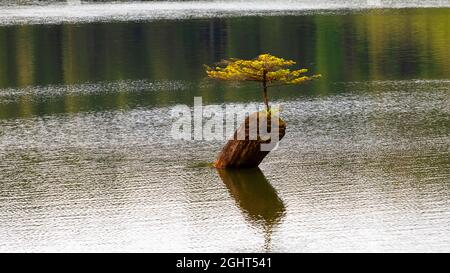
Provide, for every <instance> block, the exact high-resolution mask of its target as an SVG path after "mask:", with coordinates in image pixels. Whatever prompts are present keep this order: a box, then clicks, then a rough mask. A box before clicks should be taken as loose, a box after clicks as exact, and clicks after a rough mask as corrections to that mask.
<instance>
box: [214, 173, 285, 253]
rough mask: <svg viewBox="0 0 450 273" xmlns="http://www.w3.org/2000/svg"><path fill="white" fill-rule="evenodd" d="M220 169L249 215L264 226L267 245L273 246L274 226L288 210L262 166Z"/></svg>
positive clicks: (230, 188)
mask: <svg viewBox="0 0 450 273" xmlns="http://www.w3.org/2000/svg"><path fill="white" fill-rule="evenodd" d="M217 172H218V173H219V176H220V178H221V179H222V181H223V182H224V183H225V185H226V186H227V188H228V191H229V192H230V194H231V196H232V197H233V198H234V200H235V201H236V203H237V204H238V206H239V208H240V209H241V211H242V213H243V214H244V215H245V216H246V219H247V220H248V221H249V222H250V223H251V224H252V225H254V226H259V227H261V228H262V229H263V230H264V237H265V238H264V239H265V244H264V248H265V250H267V251H268V250H270V246H271V237H272V231H273V228H274V227H275V226H276V225H277V224H278V223H280V221H281V219H282V218H283V216H284V214H285V210H286V209H285V206H284V204H283V201H282V200H281V199H280V197H278V194H277V192H276V190H275V189H274V188H273V187H272V185H270V183H269V181H267V179H266V177H265V176H264V174H263V173H262V171H261V170H260V169H259V168H252V169H242V170H225V169H218V170H217Z"/></svg>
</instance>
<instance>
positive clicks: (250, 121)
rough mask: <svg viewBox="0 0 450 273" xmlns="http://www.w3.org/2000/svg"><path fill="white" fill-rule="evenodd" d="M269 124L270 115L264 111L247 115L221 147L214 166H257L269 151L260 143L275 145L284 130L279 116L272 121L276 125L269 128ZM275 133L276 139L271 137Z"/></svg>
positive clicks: (220, 167) (284, 126)
mask: <svg viewBox="0 0 450 273" xmlns="http://www.w3.org/2000/svg"><path fill="white" fill-rule="evenodd" d="M277 118H278V117H277ZM255 121H256V122H255ZM271 124H272V122H271V117H270V115H269V116H268V117H267V114H266V113H265V112H256V113H252V114H251V115H249V116H248V117H247V118H246V119H245V121H244V122H243V123H242V124H241V126H239V128H238V129H237V130H236V132H235V133H234V135H233V138H232V139H230V140H228V142H227V144H226V145H225V146H224V147H223V149H222V151H221V152H220V153H219V155H218V157H217V160H216V161H215V162H214V167H216V168H219V169H224V168H254V167H257V166H258V165H259V164H260V163H261V161H262V160H263V159H264V158H265V157H266V155H267V154H268V153H269V152H270V150H268V149H267V146H261V145H262V144H266V145H267V144H271V146H272V145H273V146H276V145H275V144H276V142H278V141H280V140H281V139H282V138H283V137H284V134H285V132H286V124H285V122H284V121H283V120H281V119H280V118H278V122H275V123H274V124H275V125H278V126H275V127H274V128H271V127H272V125H271ZM266 126H267V127H266ZM277 135H278V140H276V139H272V136H277ZM262 148H263V149H262Z"/></svg>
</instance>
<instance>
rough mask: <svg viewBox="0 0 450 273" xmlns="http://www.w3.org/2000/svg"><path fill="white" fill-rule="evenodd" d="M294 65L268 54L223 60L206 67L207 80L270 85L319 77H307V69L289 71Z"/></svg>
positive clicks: (294, 82)
mask: <svg viewBox="0 0 450 273" xmlns="http://www.w3.org/2000/svg"><path fill="white" fill-rule="evenodd" d="M294 64H295V62H294V61H292V60H285V59H283V58H278V57H275V56H272V55H270V54H261V55H259V56H258V57H257V58H255V59H253V60H241V59H229V60H223V61H222V62H221V63H219V64H218V65H217V66H215V67H209V66H206V73H207V75H208V77H209V78H212V79H217V80H226V81H255V82H262V83H265V85H267V87H270V86H271V85H274V84H277V85H284V84H301V83H304V82H307V81H311V80H313V79H316V78H319V77H321V75H320V74H317V75H312V76H307V75H305V73H306V72H308V69H305V68H302V69H298V70H290V69H289V68H288V67H290V66H293V65H294Z"/></svg>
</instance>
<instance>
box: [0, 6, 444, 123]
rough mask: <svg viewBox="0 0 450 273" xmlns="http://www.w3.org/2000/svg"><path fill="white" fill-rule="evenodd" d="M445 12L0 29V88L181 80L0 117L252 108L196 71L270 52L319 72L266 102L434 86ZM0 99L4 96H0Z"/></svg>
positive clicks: (251, 92)
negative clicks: (372, 83)
mask: <svg viewBox="0 0 450 273" xmlns="http://www.w3.org/2000/svg"><path fill="white" fill-rule="evenodd" d="M449 14H450V12H449V9H400V10H369V11H364V12H349V13H345V14H339V15H332V14H328V15H324V14H315V15H303V16H279V17H245V18H221V19H217V18H211V19H196V20H183V21H154V22H140V23H135V22H128V23H118V22H116V23H93V24H78V25H77V24H61V25H51V26H49V25H34V26H30V25H17V26H4V27H0V88H1V89H5V88H22V87H25V86H46V85H49V84H52V85H73V84H80V83H85V82H99V81H101V82H114V81H119V80H123V79H147V80H149V81H158V80H177V81H178V80H182V81H186V82H189V83H192V86H189V88H187V89H186V90H185V91H183V92H179V91H177V92H170V91H168V90H160V91H157V92H154V91H152V92H141V93H138V94H136V93H129V92H127V90H126V87H125V90H123V92H119V93H118V94H117V93H108V94H102V93H97V94H84V93H78V94H63V95H60V96H56V97H52V98H51V99H48V98H38V99H36V98H35V97H29V95H28V94H22V95H18V97H17V98H15V99H14V100H12V101H11V100H10V101H5V100H2V98H1V97H0V118H8V117H27V116H30V115H41V114H52V113H61V112H79V111H92V110H104V109H123V108H129V107H136V106H165V105H171V104H175V103H192V97H193V96H202V97H203V101H204V102H205V103H217V102H224V101H225V102H233V101H239V102H240V101H259V100H260V94H259V90H258V88H255V87H253V86H245V87H243V88H241V89H236V88H233V87H229V86H224V85H220V84H204V82H203V79H204V71H203V67H202V65H203V64H210V63H214V62H216V61H218V60H220V59H222V58H228V57H239V58H252V57H254V56H256V55H257V54H259V53H261V52H271V53H273V54H274V55H280V56H283V57H286V58H289V59H294V60H296V61H298V63H299V65H300V66H305V67H309V68H310V69H311V70H312V71H313V72H317V73H322V74H323V75H324V78H323V79H322V80H321V81H318V82H317V83H314V84H311V85H309V86H302V87H300V88H280V89H279V90H278V92H277V91H275V92H272V94H270V95H271V98H272V99H290V98H294V97H298V96H303V95H305V94H307V95H328V94H330V93H334V92H336V90H335V88H334V86H333V83H334V82H339V81H366V80H386V79H412V78H420V79H430V78H432V79H442V78H448V75H450V64H449V63H450V62H449V60H450V50H449V44H450V16H449ZM0 92H4V91H3V90H0Z"/></svg>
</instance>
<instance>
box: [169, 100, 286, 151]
mask: <svg viewBox="0 0 450 273" xmlns="http://www.w3.org/2000/svg"><path fill="white" fill-rule="evenodd" d="M171 116H172V119H173V124H172V127H171V137H172V138H174V139H183V140H191V141H196V140H202V141H205V140H206V141H213V140H220V141H224V140H226V139H235V140H259V141H260V142H261V151H271V150H274V149H276V148H277V147H278V142H279V140H280V135H279V128H280V127H279V126H280V107H279V105H277V104H274V105H272V106H271V108H270V114H268V113H267V112H266V110H261V109H259V107H258V104H247V105H226V106H224V107H222V106H220V105H206V106H204V105H203V104H202V98H201V97H194V107H193V109H191V108H190V107H189V106H187V105H177V106H175V107H173V108H172V109H171ZM244 121H246V122H245V123H244ZM236 130H237V131H236Z"/></svg>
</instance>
